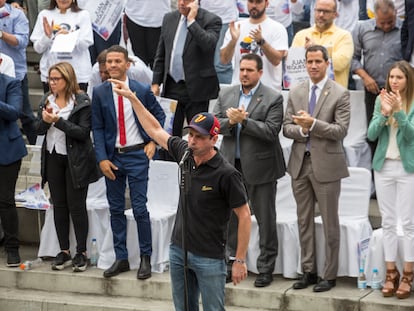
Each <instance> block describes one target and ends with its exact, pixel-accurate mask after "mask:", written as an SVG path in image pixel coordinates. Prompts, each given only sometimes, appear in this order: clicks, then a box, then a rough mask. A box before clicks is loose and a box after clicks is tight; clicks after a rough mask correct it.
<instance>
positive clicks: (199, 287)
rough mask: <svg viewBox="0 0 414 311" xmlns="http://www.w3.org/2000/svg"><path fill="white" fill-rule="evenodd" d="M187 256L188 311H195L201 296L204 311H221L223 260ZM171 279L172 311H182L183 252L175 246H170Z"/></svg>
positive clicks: (223, 283) (224, 278)
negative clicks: (173, 309) (173, 310)
mask: <svg viewBox="0 0 414 311" xmlns="http://www.w3.org/2000/svg"><path fill="white" fill-rule="evenodd" d="M187 256H188V274H187V280H188V307H189V310H191V311H198V306H199V305H198V301H199V298H200V293H201V299H202V303H203V310H204V311H222V310H224V287H225V285H226V263H225V261H224V259H214V258H207V257H201V256H197V255H194V254H193V253H190V252H188V255H187ZM170 275H171V285H172V286H171V287H172V296H173V300H174V306H175V310H176V311H184V310H185V304H184V251H183V250H182V248H180V247H178V246H176V245H174V244H171V245H170Z"/></svg>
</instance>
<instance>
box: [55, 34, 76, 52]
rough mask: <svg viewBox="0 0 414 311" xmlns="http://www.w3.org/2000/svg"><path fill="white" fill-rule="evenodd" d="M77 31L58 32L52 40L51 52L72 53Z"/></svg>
mask: <svg viewBox="0 0 414 311" xmlns="http://www.w3.org/2000/svg"><path fill="white" fill-rule="evenodd" d="M79 31H80V30H76V31H72V32H69V33H68V34H59V35H57V36H56V37H55V39H54V40H53V44H52V48H51V49H50V51H51V52H56V53H72V51H73V49H74V48H75V45H76V42H77V41H78V37H79Z"/></svg>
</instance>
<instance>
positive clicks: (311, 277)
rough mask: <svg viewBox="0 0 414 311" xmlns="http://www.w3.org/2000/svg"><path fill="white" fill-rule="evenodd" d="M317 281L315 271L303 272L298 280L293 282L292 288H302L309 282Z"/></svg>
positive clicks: (309, 283) (314, 282)
mask: <svg viewBox="0 0 414 311" xmlns="http://www.w3.org/2000/svg"><path fill="white" fill-rule="evenodd" d="M317 282H318V276H317V275H316V273H310V272H305V273H303V275H302V277H301V278H300V280H299V281H297V282H296V283H294V284H293V289H304V288H306V287H308V286H309V285H311V284H316V283H317Z"/></svg>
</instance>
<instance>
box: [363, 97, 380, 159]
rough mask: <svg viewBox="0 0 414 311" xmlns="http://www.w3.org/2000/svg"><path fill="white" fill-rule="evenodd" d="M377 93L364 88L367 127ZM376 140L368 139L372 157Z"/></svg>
mask: <svg viewBox="0 0 414 311" xmlns="http://www.w3.org/2000/svg"><path fill="white" fill-rule="evenodd" d="M377 96H378V94H373V93H370V92H369V91H368V90H367V89H365V112H366V114H367V127H368V126H369V123H370V122H371V119H372V115H373V114H374V108H375V100H376V99H377ZM377 143H378V141H377V140H376V141H370V140H368V145H369V147H370V148H371V158H373V157H374V153H375V149H376V148H377Z"/></svg>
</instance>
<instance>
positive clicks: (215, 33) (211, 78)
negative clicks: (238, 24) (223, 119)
mask: <svg viewBox="0 0 414 311" xmlns="http://www.w3.org/2000/svg"><path fill="white" fill-rule="evenodd" d="M177 7H178V10H176V11H173V12H171V13H167V14H165V16H164V19H163V22H162V27H161V35H160V40H159V42H158V47H157V53H156V55H155V62H154V67H153V79H152V91H153V92H154V94H155V95H160V85H161V84H163V91H162V96H164V97H168V98H172V99H176V100H178V104H177V109H176V111H175V115H174V122H173V130H172V134H173V136H179V137H181V136H182V129H183V123H184V118H185V119H186V120H187V123H188V122H190V120H191V118H192V117H193V116H194V115H195V114H197V113H198V112H201V111H207V110H208V105H209V101H210V99H212V98H216V97H217V95H218V91H219V83H218V78H217V73H216V70H215V69H214V51H215V48H216V44H217V41H218V38H219V34H220V29H221V20H220V18H219V17H218V16H217V15H215V14H213V13H210V12H208V11H206V10H204V9H201V8H199V7H198V1H195V0H178V2H177Z"/></svg>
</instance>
